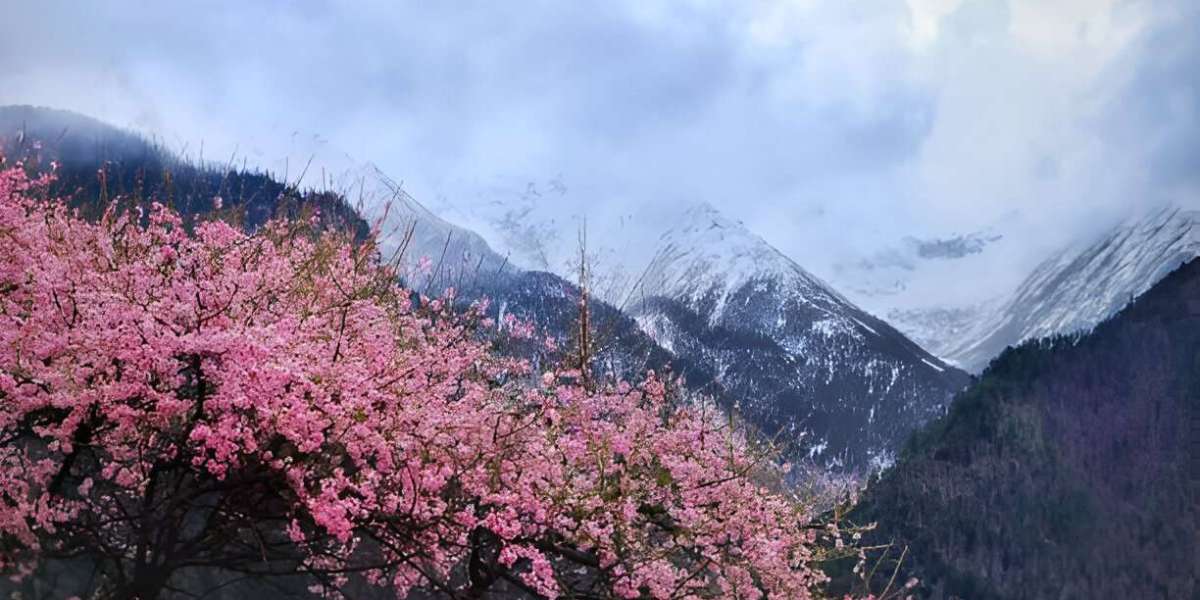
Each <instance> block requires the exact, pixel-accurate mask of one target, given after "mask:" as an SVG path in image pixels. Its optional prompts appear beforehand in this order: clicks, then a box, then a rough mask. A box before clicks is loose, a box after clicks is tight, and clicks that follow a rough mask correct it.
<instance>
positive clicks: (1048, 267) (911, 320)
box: [889, 208, 1200, 372]
mask: <svg viewBox="0 0 1200 600" xmlns="http://www.w3.org/2000/svg"><path fill="white" fill-rule="evenodd" d="M1196 256H1200V211H1185V210H1181V209H1179V208H1165V209H1161V210H1158V211H1156V212H1154V213H1152V214H1149V215H1146V216H1142V217H1140V218H1137V219H1131V220H1129V221H1127V222H1125V223H1122V224H1121V225H1119V226H1117V227H1115V228H1114V229H1113V230H1112V231H1110V232H1108V233H1107V234H1105V235H1104V236H1102V237H1101V238H1100V239H1098V240H1095V241H1093V242H1091V243H1089V244H1082V245H1077V246H1073V247H1071V248H1067V249H1065V250H1063V251H1061V252H1059V253H1058V254H1057V255H1055V256H1053V257H1051V258H1050V259H1048V260H1046V261H1045V262H1043V263H1042V264H1041V265H1040V266H1038V268H1037V269H1035V270H1034V272H1033V273H1032V274H1031V275H1030V276H1029V277H1028V278H1026V279H1025V281H1024V282H1023V283H1022V284H1021V285H1020V287H1019V288H1018V289H1017V290H1016V292H1015V293H1014V294H1013V296H1012V297H1011V298H1010V299H1008V300H1007V301H1006V302H1005V303H1003V304H1002V305H1001V306H1000V307H999V308H998V309H993V310H983V311H979V312H978V313H977V314H975V315H973V316H972V318H973V321H974V324H973V325H971V326H970V327H968V328H965V329H964V328H962V327H958V328H952V329H950V330H943V331H942V332H941V333H940V334H939V335H940V339H938V340H937V342H936V344H934V345H930V346H927V347H928V348H930V350H931V351H932V352H934V353H935V354H937V355H939V356H941V357H943V358H945V359H946V360H947V361H949V362H952V363H954V364H957V365H959V366H961V367H962V368H964V369H967V370H968V371H972V372H978V371H980V370H982V369H983V367H985V366H986V365H987V363H988V361H990V360H991V359H992V358H994V357H995V356H996V355H998V354H999V353H1000V352H1001V351H1002V350H1004V348H1006V347H1008V346H1015V345H1017V344H1019V343H1021V342H1023V341H1026V340H1031V339H1036V338H1040V337H1046V336H1050V335H1056V334H1066V333H1073V332H1077V331H1084V330H1087V329H1089V328H1091V327H1094V326H1095V325H1096V324H1097V323H1099V322H1101V321H1103V320H1104V319H1106V318H1108V317H1110V316H1111V315H1113V314H1114V313H1115V312H1117V311H1118V310H1120V309H1121V308H1122V307H1123V306H1125V305H1126V304H1128V303H1129V302H1130V300H1132V299H1133V298H1136V297H1137V296H1139V295H1141V294H1142V293H1144V292H1145V291H1146V290H1148V289H1149V288H1150V286H1152V285H1154V284H1155V283H1156V282H1158V280H1160V279H1162V277H1163V276H1165V275H1166V274H1167V273H1170V272H1171V271H1172V270H1174V269H1175V268H1177V267H1178V266H1179V265H1181V264H1183V263H1184V262H1186V261H1188V260H1190V259H1192V258H1194V257H1196ZM889 317H895V318H897V319H898V320H899V321H900V322H902V323H904V325H902V326H903V327H906V328H907V327H914V328H919V327H920V324H921V319H922V315H913V314H908V315H906V314H893V315H889ZM931 337H933V336H931ZM931 341H933V340H931Z"/></svg>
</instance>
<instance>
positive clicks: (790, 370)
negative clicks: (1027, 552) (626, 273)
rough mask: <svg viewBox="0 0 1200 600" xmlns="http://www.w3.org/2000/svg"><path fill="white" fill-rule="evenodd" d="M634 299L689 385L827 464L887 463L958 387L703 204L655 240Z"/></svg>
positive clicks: (634, 307)
mask: <svg viewBox="0 0 1200 600" xmlns="http://www.w3.org/2000/svg"><path fill="white" fill-rule="evenodd" d="M633 293H634V297H633V298H632V299H631V301H630V302H628V303H627V308H628V310H629V311H630V314H632V315H633V316H634V317H635V318H636V319H637V320H638V322H639V324H641V326H642V328H643V329H644V330H645V331H646V332H647V333H648V334H650V336H651V337H652V338H654V339H655V340H656V341H658V343H659V344H660V345H662V346H663V347H664V348H666V349H667V350H669V351H671V352H672V353H674V354H675V356H676V357H677V358H678V359H679V363H680V364H681V365H682V366H683V371H684V373H685V375H687V376H688V377H689V379H690V380H692V383H694V384H697V385H701V386H703V385H705V384H708V383H713V384H717V385H720V386H722V387H724V388H725V389H726V390H728V391H729V393H730V395H731V397H734V398H738V399H739V405H738V406H737V409H738V410H739V411H740V412H741V413H742V414H743V415H744V416H746V417H747V418H748V419H749V420H750V421H751V422H753V423H756V424H758V425H759V426H760V427H762V428H763V429H764V430H765V431H766V432H767V433H770V434H785V440H796V439H797V438H799V446H800V449H801V451H802V452H803V453H805V454H807V455H808V456H810V457H811V458H813V459H814V460H816V461H817V462H819V463H822V464H825V465H829V466H841V467H845V468H850V469H860V468H867V467H870V466H872V465H874V466H879V465H881V464H886V463H887V462H888V461H889V460H890V459H889V456H890V453H891V452H892V451H893V450H895V449H896V448H897V447H898V446H899V444H900V443H901V441H902V440H903V439H904V438H905V437H906V436H907V434H908V433H909V432H911V431H912V430H913V429H914V428H915V427H917V426H918V425H920V424H922V423H924V422H926V421H928V420H929V419H931V418H933V417H935V416H937V415H940V414H941V412H942V410H943V407H944V403H945V402H946V401H947V400H948V399H949V397H950V395H951V394H953V393H954V392H955V391H956V390H957V389H958V388H959V387H961V386H962V385H964V384H965V381H966V377H965V376H964V375H963V374H962V373H961V372H959V371H957V370H956V369H953V368H951V367H948V366H947V365H945V364H944V363H942V362H941V361H939V360H938V359H937V358H935V357H933V356H932V355H930V354H929V353H927V352H925V351H923V350H922V349H921V348H920V347H918V346H917V345H916V344H914V343H913V342H911V341H910V340H908V339H907V338H905V337H904V336H903V335H901V334H900V333H899V332H897V331H896V330H895V329H893V328H892V327H890V326H889V325H887V324H886V323H884V322H882V321H880V320H879V319H876V318H875V317H873V316H871V315H869V314H867V313H866V312H864V311H862V310H860V309H859V308H857V307H856V306H854V305H853V304H851V303H850V302H849V301H848V300H846V299H845V298H844V297H842V296H841V295H840V294H838V293H837V292H835V291H833V290H832V289H831V288H829V287H828V286H827V285H826V284H825V283H823V282H822V281H820V280H819V279H817V278H816V277H814V276H813V275H811V274H810V273H808V272H807V271H805V270H804V269H802V268H801V267H800V266H799V265H797V264H796V263H795V262H793V261H792V260H791V259H789V258H788V257H786V256H784V255H783V254H782V253H780V252H779V251H778V250H776V249H775V248H773V247H771V246H770V245H769V244H767V243H766V242H765V241H764V240H762V239H761V238H759V237H758V236H756V235H754V234H753V233H751V232H750V231H748V230H747V229H746V228H745V227H744V226H743V225H742V224H741V223H738V222H735V221H732V220H730V219H727V218H725V217H723V216H722V215H720V214H719V213H717V212H716V211H715V210H714V209H712V208H711V207H708V206H699V207H696V208H694V209H692V210H689V211H688V212H687V213H686V214H685V215H684V218H683V219H682V221H681V222H680V224H679V225H677V226H676V227H675V228H673V229H672V230H671V231H669V232H667V233H666V234H664V235H663V237H662V239H661V243H660V247H659V250H658V252H657V253H656V255H655V257H654V260H653V261H652V262H651V264H650V266H649V267H648V268H647V270H646V272H645V273H644V275H643V276H642V278H641V280H640V281H639V283H638V285H637V286H636V287H635V288H634V290H633ZM801 434H802V435H801Z"/></svg>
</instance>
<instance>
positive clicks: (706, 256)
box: [635, 203, 849, 318]
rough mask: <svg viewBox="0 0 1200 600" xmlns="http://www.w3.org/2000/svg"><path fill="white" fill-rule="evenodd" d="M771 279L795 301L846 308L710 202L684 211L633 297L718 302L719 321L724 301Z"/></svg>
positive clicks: (816, 280)
mask: <svg viewBox="0 0 1200 600" xmlns="http://www.w3.org/2000/svg"><path fill="white" fill-rule="evenodd" d="M766 280H772V281H774V282H776V283H778V284H782V285H784V286H786V287H788V288H790V289H791V290H792V291H793V292H794V293H795V295H796V296H797V297H800V298H803V299H806V300H807V301H809V302H813V303H818V304H822V305H830V304H849V302H848V301H847V300H845V299H844V298H842V297H841V295H840V294H838V293H836V292H834V291H833V290H832V288H830V287H829V286H828V285H827V284H826V283H825V282H823V281H821V280H820V279H819V278H817V277H816V276H815V275H813V274H811V273H809V272H808V271H806V270H805V269H804V268H803V267H801V266H800V265H799V264H797V263H796V262H795V261H793V260H792V259H791V258H789V257H788V256H787V255H785V254H783V253H782V252H780V251H779V250H778V249H776V248H775V247H774V246H772V245H771V244H770V243H769V242H767V241H766V240H765V239H763V238H762V237H760V236H759V235H758V234H756V233H754V232H752V231H750V229H748V228H747V227H746V226H745V225H744V224H743V223H742V222H741V221H736V220H733V219H731V218H729V217H727V216H726V215H724V214H723V213H721V212H720V211H718V210H717V209H716V208H714V207H713V206H712V205H710V204H708V203H698V204H695V205H693V206H691V207H689V208H688V209H687V210H685V211H684V212H683V213H682V215H681V217H680V220H679V222H678V224H677V225H676V226H674V227H672V228H671V229H669V230H668V231H666V232H665V233H663V234H662V236H661V237H660V238H659V246H658V249H657V250H656V252H655V254H654V258H653V259H652V260H651V261H650V265H649V266H648V267H647V268H646V271H645V272H644V274H643V275H642V278H641V281H640V282H639V284H638V288H637V289H636V290H635V294H640V295H642V296H665V297H671V298H674V299H676V300H682V299H687V300H689V301H690V303H691V304H693V305H695V304H698V303H700V302H702V301H705V300H706V299H707V300H711V301H714V302H716V304H717V308H718V310H716V311H713V315H712V316H713V317H714V318H717V317H719V316H720V313H721V310H720V308H722V307H723V306H724V304H725V302H726V301H727V300H728V296H729V295H730V294H731V293H733V292H735V291H736V290H738V289H739V288H741V287H742V286H744V285H746V284H747V283H750V282H752V281H760V282H761V281H766Z"/></svg>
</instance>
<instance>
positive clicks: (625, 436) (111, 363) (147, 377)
mask: <svg viewBox="0 0 1200 600" xmlns="http://www.w3.org/2000/svg"><path fill="white" fill-rule="evenodd" d="M18 167H19V165H18ZM46 183H47V178H44V177H43V178H41V179H31V178H30V177H28V176H27V175H26V174H25V172H24V171H23V170H22V169H21V168H9V169H7V170H3V171H0V570H3V571H4V572H6V573H8V574H10V575H12V576H14V577H17V578H20V577H26V576H30V575H31V574H35V573H36V572H37V570H38V569H39V568H40V566H41V565H44V564H45V563H46V562H47V561H54V560H64V559H73V560H86V561H90V562H91V563H92V564H95V565H96V566H97V569H98V573H99V576H98V577H97V578H96V581H95V583H94V586H93V587H92V589H88V590H84V591H83V593H85V594H89V595H91V596H92V597H103V598H142V599H150V598H159V597H163V596H166V595H169V594H170V592H171V591H172V590H173V589H175V588H176V587H177V586H178V585H179V583H178V582H179V578H180V577H181V575H182V574H184V573H186V572H188V571H192V570H203V569H209V570H216V571H218V572H221V573H224V574H226V575H228V576H229V577H235V576H245V577H251V578H269V577H273V576H282V575H287V574H291V575H292V576H295V574H300V575H303V576H304V577H305V578H307V580H308V581H309V582H311V586H312V591H313V593H315V594H322V595H331V596H336V595H338V594H339V593H342V592H344V590H346V589H347V586H353V585H361V586H378V587H379V588H381V589H384V590H387V591H391V592H394V594H395V595H396V596H398V597H405V596H406V595H407V594H409V593H410V592H411V591H412V590H417V589H419V590H423V593H427V594H433V595H439V596H444V597H452V598H476V597H484V596H486V595H487V594H488V593H492V592H495V591H496V590H507V591H510V592H512V593H515V594H518V595H525V596H528V597H536V598H557V597H572V598H710V597H722V598H730V597H736V598H759V597H771V598H809V597H812V595H813V594H814V593H815V592H814V590H815V589H816V586H817V585H818V584H819V583H821V581H822V579H823V578H822V576H821V575H820V573H819V571H817V570H816V569H815V568H814V561H815V560H816V559H817V558H818V557H819V556H820V553H821V546H820V538H821V536H825V535H828V533H829V531H830V530H829V529H827V528H825V527H819V526H817V525H815V524H814V523H813V522H812V521H811V515H810V514H809V513H808V511H807V510H806V507H804V506H802V505H800V504H798V503H797V502H795V501H793V500H792V499H790V498H789V497H787V496H786V495H785V494H783V493H782V492H780V491H778V489H779V488H778V487H775V488H773V489H774V490H775V491H772V488H771V487H770V486H766V485H764V482H768V481H771V480H772V479H773V478H776V477H777V475H778V474H777V473H774V472H773V470H774V469H776V467H774V466H773V465H772V463H771V461H770V460H767V459H765V458H764V453H763V452H760V451H759V449H758V448H756V447H755V446H754V444H753V443H751V442H750V441H749V440H748V439H747V437H746V436H744V435H743V434H741V433H740V432H739V431H738V430H737V429H736V428H734V427H732V426H731V425H730V422H729V421H728V420H724V419H721V418H719V417H718V416H716V413H715V412H705V411H702V410H699V409H698V408H696V407H694V406H693V405H690V404H688V403H683V402H679V401H677V400H676V399H675V398H674V395H673V393H672V391H671V389H672V388H671V386H670V385H669V382H667V381H663V380H660V379H659V378H657V377H655V375H654V374H652V373H651V374H649V375H648V376H647V377H646V378H645V380H644V381H641V382H639V383H637V384H627V383H611V384H595V385H591V386H588V387H587V388H585V387H584V386H582V385H579V384H578V381H579V379H580V378H579V377H577V376H576V375H577V373H572V372H550V373H544V374H541V373H530V372H529V367H528V365H527V364H525V363H523V362H522V361H519V360H514V359H507V358H501V357H499V356H498V355H497V354H495V353H493V352H490V351H489V344H488V337H487V335H485V333H486V331H487V330H488V327H489V325H490V324H489V323H488V322H487V320H486V319H484V318H483V317H482V314H483V312H482V311H480V310H478V307H476V309H474V310H467V311H465V312H464V311H461V310H456V309H455V307H453V306H452V304H453V303H452V302H451V301H450V299H448V298H441V299H429V298H421V297H418V296H415V295H414V294H412V293H411V292H409V291H407V290H405V289H402V288H401V287H400V286H399V285H398V284H397V283H396V282H397V281H399V279H398V278H397V276H396V275H397V273H396V271H395V267H394V266H391V264H390V263H387V262H386V261H381V260H380V258H379V256H378V252H377V249H376V247H375V246H374V245H373V244H371V243H369V242H368V243H366V244H355V243H353V241H352V240H351V239H350V238H348V237H345V236H341V235H339V234H336V233H330V232H325V233H321V234H317V233H315V232H313V231H312V230H311V229H310V228H309V227H308V225H309V224H308V223H304V222H294V221H293V222H287V221H278V222H272V223H270V224H268V225H266V226H265V227H264V228H262V229H261V230H259V231H257V232H254V233H252V234H247V233H244V232H242V231H240V230H238V229H236V228H234V227H232V226H230V225H228V224H226V223H224V222H222V221H220V220H215V219H214V220H211V221H207V222H201V223H198V224H196V225H195V226H194V227H193V228H192V229H191V230H190V231H188V230H186V229H185V228H184V227H183V226H182V223H181V221H180V219H179V218H178V216H177V215H175V214H174V213H173V212H172V211H170V210H168V209H166V208H163V207H161V206H154V207H153V208H151V209H150V210H149V211H147V212H146V213H144V214H143V213H142V212H139V211H136V210H132V211H124V212H122V211H117V210H115V209H110V210H109V211H108V212H106V213H105V214H104V216H103V217H102V218H101V219H100V220H99V221H98V222H89V221H86V220H83V219H81V218H78V217H77V216H75V215H74V214H72V213H71V212H70V211H68V210H67V209H66V208H65V207H64V206H63V205H62V204H61V203H58V202H55V201H54V200H53V199H47V198H44V197H43V196H44V194H45V190H46Z"/></svg>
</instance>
